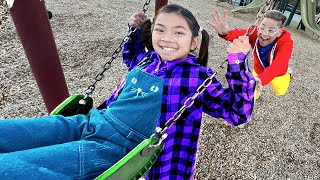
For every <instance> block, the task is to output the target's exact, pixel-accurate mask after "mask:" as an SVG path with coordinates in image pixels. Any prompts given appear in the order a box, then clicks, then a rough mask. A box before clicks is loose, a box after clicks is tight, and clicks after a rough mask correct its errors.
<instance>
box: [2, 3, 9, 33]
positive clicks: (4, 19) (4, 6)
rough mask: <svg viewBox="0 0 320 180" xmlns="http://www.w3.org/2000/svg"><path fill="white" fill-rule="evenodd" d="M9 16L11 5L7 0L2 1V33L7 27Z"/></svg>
mask: <svg viewBox="0 0 320 180" xmlns="http://www.w3.org/2000/svg"><path fill="white" fill-rule="evenodd" d="M8 18H9V7H8V4H7V1H6V0H1V3H0V33H1V31H2V30H3V29H4V28H5V26H6V23H7V19H8Z"/></svg>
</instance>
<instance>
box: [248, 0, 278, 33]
mask: <svg viewBox="0 0 320 180" xmlns="http://www.w3.org/2000/svg"><path fill="white" fill-rule="evenodd" d="M272 1H273V0H267V1H266V2H265V3H264V4H263V6H261V8H260V10H259V12H258V14H257V16H256V21H255V22H254V23H253V24H252V25H251V26H250V27H249V28H248V29H247V30H246V36H250V35H251V34H253V32H254V31H255V30H256V26H257V25H258V23H259V21H260V20H261V19H262V18H263V17H264V14H265V13H266V12H267V10H268V9H269V8H270V6H271V3H272ZM252 28H253V29H252Z"/></svg>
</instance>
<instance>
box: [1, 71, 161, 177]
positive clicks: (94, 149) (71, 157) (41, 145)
mask: <svg viewBox="0 0 320 180" xmlns="http://www.w3.org/2000/svg"><path fill="white" fill-rule="evenodd" d="M162 90H163V79H161V78H158V77H155V76H153V75H150V74H148V73H146V72H143V71H142V70H141V69H140V68H136V69H134V70H132V71H131V72H129V73H128V75H127V78H126V83H125V87H124V89H123V90H122V92H121V94H120V95H119V97H118V99H117V100H116V101H114V102H112V103H111V104H110V106H109V107H108V109H103V110H97V109H92V110H91V111H90V112H89V114H88V115H87V116H85V115H75V116H71V117H63V116H45V117H41V118H28V119H19V120H13V119H11V120H0V179H2V180H6V179H10V180H12V179H15V180H17V179H24V180H25V179H37V180H40V179H46V180H49V179H63V180H66V179H85V180H88V179H93V178H95V177H97V176H98V175H99V174H101V173H102V172H103V171H105V170H106V169H108V168H109V167H111V166H112V165H113V164H115V163H116V162H117V161H118V160H119V159H121V158H122V157H123V156H124V155H126V154H127V153H128V152H129V151H130V150H132V149H133V148H134V147H135V146H137V145H138V144H139V143H140V142H141V141H142V140H144V139H146V138H149V137H150V135H151V134H153V133H154V130H155V127H156V124H157V121H158V119H159V117H160V113H161V103H162Z"/></svg>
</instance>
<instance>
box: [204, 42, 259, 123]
mask: <svg viewBox="0 0 320 180" xmlns="http://www.w3.org/2000/svg"><path fill="white" fill-rule="evenodd" d="M250 49H251V46H250V44H249V39H248V37H246V36H240V37H239V38H237V39H235V40H234V41H233V42H232V43H231V44H230V45H229V47H228V48H227V51H228V71H227V73H226V78H227V81H228V84H229V88H224V87H222V85H221V83H220V82H219V81H218V80H216V79H214V80H213V83H212V84H211V85H210V86H209V87H208V88H207V90H206V92H205V96H204V102H205V103H204V106H203V110H204V112H205V113H207V114H209V115H211V116H213V117H216V118H223V119H224V120H225V121H227V122H228V123H229V124H231V125H233V126H237V125H240V124H243V123H246V122H248V121H249V120H250V117H251V113H252V110H253V106H254V102H253V94H254V88H255V78H254V76H253V75H252V74H251V72H250V71H249V69H248V66H247V62H246V60H247V58H246V56H247V54H248V53H249V52H250Z"/></svg>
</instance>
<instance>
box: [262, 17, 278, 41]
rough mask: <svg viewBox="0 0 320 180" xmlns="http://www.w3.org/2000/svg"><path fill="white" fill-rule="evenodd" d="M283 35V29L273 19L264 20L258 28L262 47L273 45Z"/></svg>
mask: <svg viewBox="0 0 320 180" xmlns="http://www.w3.org/2000/svg"><path fill="white" fill-rule="evenodd" d="M281 33H282V28H281V27H279V25H278V22H277V21H276V20H273V19H271V18H264V19H263V21H262V22H261V24H260V25H259V26H258V39H259V43H260V45H261V46H263V47H264V46H267V45H269V44H271V43H272V42H273V41H274V40H275V39H276V38H277V37H279V36H280V35H281Z"/></svg>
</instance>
